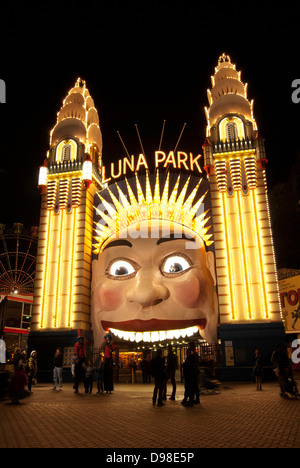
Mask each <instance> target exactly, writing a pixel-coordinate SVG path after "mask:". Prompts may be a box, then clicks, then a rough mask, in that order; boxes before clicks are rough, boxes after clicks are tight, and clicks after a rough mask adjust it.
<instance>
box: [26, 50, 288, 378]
mask: <svg viewBox="0 0 300 468" xmlns="http://www.w3.org/2000/svg"><path fill="white" fill-rule="evenodd" d="M208 99H209V106H208V107H207V108H206V109H205V112H206V117H207V130H206V140H205V143H204V145H203V153H204V154H203V158H204V169H205V171H206V173H207V177H208V185H209V196H210V202H211V212H212V225H213V231H214V251H215V256H216V282H217V292H218V301H219V338H220V340H221V343H222V347H223V364H222V365H223V367H224V368H225V370H229V371H232V370H233V369H236V370H238V372H239V373H240V376H241V378H242V377H243V376H242V374H241V373H243V371H242V369H247V372H246V373H245V376H246V377H247V376H249V372H248V371H249V368H250V366H252V364H253V355H254V350H255V349H260V350H261V351H262V352H263V353H264V354H265V355H268V354H271V352H272V348H273V347H274V346H275V345H276V344H277V343H278V342H281V341H282V340H283V339H284V329H283V324H282V316H281V308H280V300H279V290H278V281H277V273H276V264H275V256H274V251H273V242H272V233H271V225H270V218H269V209H268V199H267V187H266V174H265V167H266V163H267V159H266V155H265V149H264V141H263V139H262V138H261V137H260V136H259V135H258V129H257V125H256V122H255V119H254V114H253V102H250V101H249V100H248V98H247V85H245V84H243V83H242V81H241V74H240V72H238V71H237V70H236V67H235V65H233V64H232V63H231V61H230V58H229V57H228V56H226V55H224V54H223V55H222V56H221V57H220V58H219V63H218V66H217V67H216V69H215V74H214V76H213V77H212V89H211V90H209V91H208ZM163 156H164V159H163ZM132 158H133V156H132ZM199 159H200V155H198V156H197V157H194V156H193V155H191V154H190V155H189V156H188V155H187V154H186V153H183V152H180V154H179V153H178V154H177V160H176V159H175V155H174V153H173V154H171V153H170V154H169V156H168V158H167V156H166V154H162V152H156V153H155V162H156V168H157V167H158V164H159V163H162V162H165V164H166V166H169V165H170V164H173V166H174V167H176V165H177V166H178V167H176V168H177V169H178V168H180V165H179V162H180V164H181V165H182V166H184V168H186V167H185V166H186V165H187V162H188V161H189V163H190V167H189V169H190V171H191V172H192V171H193V170H196V169H197V170H198V172H201V168H200V167H199V163H198V161H199ZM137 161H138V165H140V166H143V167H142V169H146V170H147V169H148V167H147V162H146V160H145V156H144V155H140V156H139V158H138V159H137ZM131 164H132V165H133V166H134V169H132V171H134V172H137V168H136V165H134V164H133V161H132V160H131ZM164 167H165V166H164ZM122 168H123V172H124V174H123V175H126V177H127V173H126V171H127V172H130V161H129V160H127V164H125V161H123V162H122V161H121V162H119V169H118V171H119V172H120V175H121V173H122ZM191 168H192V169H191ZM118 171H117V169H116V168H115V167H112V168H111V173H110V174H108V171H106V170H105V167H104V166H102V136H101V131H100V126H99V119H98V114H97V111H96V109H95V107H94V103H93V100H92V98H91V97H90V94H89V92H88V90H87V88H86V84H85V82H83V81H81V80H80V79H79V80H78V81H77V83H76V84H75V87H74V88H72V89H71V91H70V92H69V94H68V96H67V97H66V99H65V101H64V103H63V106H62V108H61V110H60V112H59V113H58V117H57V124H56V126H55V127H54V129H53V130H52V132H51V138H50V150H49V152H48V154H47V158H46V160H45V164H44V166H42V167H41V169H40V178H39V187H40V189H41V193H42V206H41V218H40V228H39V246H38V255H37V269H36V280H35V291H34V304H33V316H32V328H31V334H30V340H31V347H32V348H33V347H35V348H36V347H37V343H38V344H39V346H40V347H41V348H44V349H45V348H46V347H47V346H48V347H49V345H50V344H51V346H52V348H51V349H53V346H54V343H56V345H57V346H71V345H72V344H74V343H75V339H76V337H77V336H78V334H84V336H86V337H90V338H91V342H92V339H93V337H92V328H91V307H92V304H91V281H92V277H91V270H92V269H91V265H92V244H93V236H95V232H94V226H93V220H94V216H95V212H96V211H97V206H96V204H97V202H96V201H95V200H97V197H96V194H97V193H98V192H99V190H100V189H103V184H102V183H101V182H103V180H104V179H105V183H107V184H109V183H111V184H113V183H114V180H115V179H116V178H117V177H116V173H117V172H118ZM132 175H133V174H132ZM137 180H138V179H137ZM206 183H207V182H206ZM155 193H156V192H155V191H154V195H153V197H154V200H155ZM121 195H122V194H121ZM151 197H152V195H151ZM123 198H124V197H123ZM142 198H143V197H142ZM146 198H147V197H146ZM151 199H152V198H151ZM101 200H102V199H101ZM166 200H167V198H166ZM160 201H161V200H160ZM102 202H103V200H102ZM181 202H182V203H183V204H184V201H183V200H182V201H181ZM98 203H99V201H98ZM103 203H104V202H103ZM122 203H123V200H122ZM145 203H146V202H145ZM167 203H169V201H167ZM199 203H200V202H199ZM116 206H119V205H116ZM124 206H125V205H124ZM147 206H148V205H147ZM106 208H107V209H108V211H109V206H108V205H107V207H106ZM161 211H163V209H162V210H161ZM161 211H160V212H161ZM127 214H128V213H127ZM101 216H102V218H103V219H104V220H105V217H107V216H106V214H105V213H103V214H102V215H101ZM112 216H114V214H112ZM147 219H151V216H150V218H149V216H147ZM106 221H108V219H107V220H106ZM118 225H119V224H118ZM112 226H114V224H113V222H112V221H111V222H110V224H109V228H111V227H112ZM98 234H99V233H98ZM96 235H97V233H96ZM152 331H154V330H152ZM157 331H158V332H159V330H157ZM158 336H159V335H158ZM48 365H49V364H48V363H47V366H48ZM232 375H233V374H232V372H231V373H230V372H229V373H228V372H227V373H226V372H225V374H224V377H225V378H230V377H231V376H232ZM235 378H238V375H236V374H235Z"/></svg>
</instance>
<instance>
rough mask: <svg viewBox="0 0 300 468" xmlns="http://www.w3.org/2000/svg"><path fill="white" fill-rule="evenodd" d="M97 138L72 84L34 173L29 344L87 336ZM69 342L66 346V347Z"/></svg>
mask: <svg viewBox="0 0 300 468" xmlns="http://www.w3.org/2000/svg"><path fill="white" fill-rule="evenodd" d="M101 156H102V136H101V131H100V127H99V118H98V113H97V111H96V109H95V107H94V102H93V99H92V98H91V96H90V93H89V91H88V89H87V87H86V84H85V82H84V81H82V80H81V79H78V81H77V82H76V84H75V86H74V88H72V89H71V90H70V92H69V94H68V96H67V97H66V99H65V100H64V102H63V106H62V108H61V110H60V111H59V113H58V114H57V123H56V125H55V127H54V128H53V130H52V131H51V136H50V149H49V151H48V154H47V158H46V160H45V162H44V165H43V166H42V167H41V168H40V175H39V188H40V190H41V194H42V203H41V213H40V228H39V241H38V252H37V266H36V278H35V290H34V304H33V314H32V322H31V342H32V346H34V343H35V340H36V339H37V340H38V341H40V338H44V342H45V343H47V342H48V341H47V337H48V338H49V340H53V336H55V334H57V339H58V342H59V340H60V339H61V336H70V340H71V341H72V340H73V342H74V336H77V333H78V332H77V331H79V330H80V332H79V333H83V332H87V334H89V333H90V282H91V251H92V233H93V206H94V195H95V192H96V190H97V189H99V172H100V168H101ZM56 332H57V333H56ZM71 341H70V343H71Z"/></svg>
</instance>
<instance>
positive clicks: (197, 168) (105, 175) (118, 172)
mask: <svg viewBox="0 0 300 468" xmlns="http://www.w3.org/2000/svg"><path fill="white" fill-rule="evenodd" d="M201 158H202V155H201V154H198V155H197V156H194V155H193V153H185V152H183V151H177V152H174V151H170V152H169V153H165V152H164V151H156V152H155V155H154V161H155V169H159V170H161V171H162V170H166V169H179V170H181V171H190V172H194V173H195V174H197V175H199V174H202V167H201V165H200V163H201ZM142 169H145V170H149V169H150V170H151V169H152V168H151V167H150V164H149V163H148V162H147V159H146V157H145V155H144V154H139V155H138V156H134V155H133V156H131V157H130V159H129V157H127V158H123V159H119V162H118V164H115V163H111V165H110V173H109V172H108V171H109V168H107V167H106V166H103V167H102V182H103V184H107V183H109V182H111V181H112V180H114V179H119V178H120V177H123V176H126V175H127V174H128V172H139V171H140V170H142Z"/></svg>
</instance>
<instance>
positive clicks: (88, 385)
mask: <svg viewBox="0 0 300 468" xmlns="http://www.w3.org/2000/svg"><path fill="white" fill-rule="evenodd" d="M94 371H95V368H94V366H93V363H92V361H90V360H89V361H88V363H87V367H86V370H85V378H84V388H85V393H92V390H93V379H94Z"/></svg>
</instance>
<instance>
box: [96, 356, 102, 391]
mask: <svg viewBox="0 0 300 468" xmlns="http://www.w3.org/2000/svg"><path fill="white" fill-rule="evenodd" d="M103 372H104V361H103V356H102V354H101V353H100V355H99V357H98V358H97V360H96V380H97V390H98V391H97V393H100V392H101V393H103V391H104V389H103Z"/></svg>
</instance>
